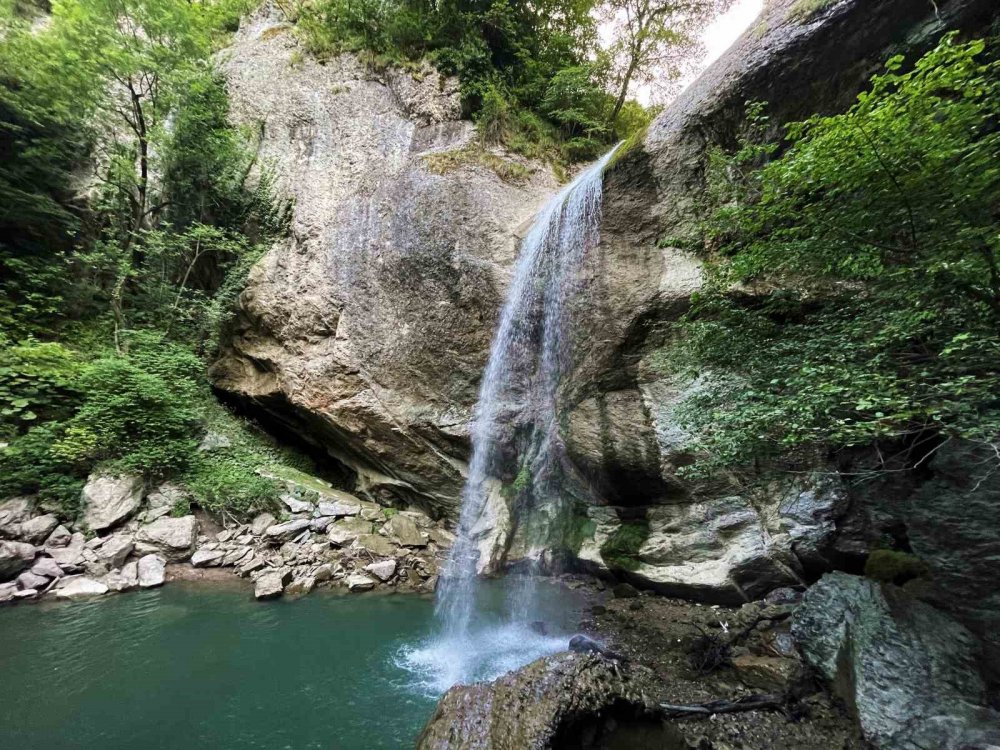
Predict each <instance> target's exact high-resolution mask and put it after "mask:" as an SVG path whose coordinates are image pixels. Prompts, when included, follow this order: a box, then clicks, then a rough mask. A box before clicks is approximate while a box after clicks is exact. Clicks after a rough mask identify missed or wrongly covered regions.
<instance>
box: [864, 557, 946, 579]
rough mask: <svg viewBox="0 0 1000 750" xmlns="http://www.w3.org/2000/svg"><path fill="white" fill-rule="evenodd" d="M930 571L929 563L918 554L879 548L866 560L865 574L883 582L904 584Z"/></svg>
mask: <svg viewBox="0 0 1000 750" xmlns="http://www.w3.org/2000/svg"><path fill="white" fill-rule="evenodd" d="M929 572H930V571H929V569H928V567H927V563H925V562H924V561H923V560H921V559H920V558H919V557H917V556H916V555H911V554H910V553H908V552H899V551H897V550H892V549H877V550H875V551H873V552H872V553H871V554H870V555H868V559H867V560H866V561H865V576H866V577H868V578H871V579H873V580H876V581H881V582H882V583H895V584H903V583H906V582H907V581H910V580H913V579H914V578H922V577H924V576H926V575H928V573H929Z"/></svg>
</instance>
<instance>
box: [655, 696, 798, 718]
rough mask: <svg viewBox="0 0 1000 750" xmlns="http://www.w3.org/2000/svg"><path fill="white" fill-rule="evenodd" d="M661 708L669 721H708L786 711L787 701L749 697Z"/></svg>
mask: <svg viewBox="0 0 1000 750" xmlns="http://www.w3.org/2000/svg"><path fill="white" fill-rule="evenodd" d="M660 708H662V709H663V712H664V714H665V715H666V717H667V718H668V719H707V718H708V717H709V716H712V715H713V714H735V713H740V712H741V711H784V710H785V700H784V698H782V697H781V696H780V695H748V696H746V697H745V698H738V699H737V700H734V701H727V700H716V701H709V702H708V703H680V704H674V703H661V704H660Z"/></svg>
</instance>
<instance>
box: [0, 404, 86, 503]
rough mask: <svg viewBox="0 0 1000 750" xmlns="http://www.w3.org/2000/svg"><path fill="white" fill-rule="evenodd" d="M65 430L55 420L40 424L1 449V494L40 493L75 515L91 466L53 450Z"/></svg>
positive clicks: (44, 497) (43, 497)
mask: <svg viewBox="0 0 1000 750" xmlns="http://www.w3.org/2000/svg"><path fill="white" fill-rule="evenodd" d="M65 432H66V430H65V428H64V427H63V426H62V425H60V424H58V423H55V422H53V423H48V424H43V425H39V426H37V427H34V428H32V429H31V430H29V431H28V432H27V433H25V434H24V435H22V436H20V437H18V438H16V439H14V440H13V441H11V443H10V444H9V445H8V446H6V447H4V448H2V449H0V496H3V497H9V496H11V495H35V494H37V495H39V496H40V497H41V498H42V499H45V500H53V501H55V502H57V503H59V505H60V506H61V507H62V509H63V511H64V512H65V513H66V515H67V516H70V517H72V516H73V515H75V513H76V509H77V507H78V505H79V500H80V491H81V490H82V489H83V480H84V478H85V477H86V474H87V467H86V466H85V465H82V464H80V463H78V462H75V461H73V460H72V459H68V458H66V457H64V456H62V455H60V454H58V453H57V452H55V451H53V450H52V446H53V445H54V444H56V443H57V442H58V441H60V440H62V439H63V438H64V437H65Z"/></svg>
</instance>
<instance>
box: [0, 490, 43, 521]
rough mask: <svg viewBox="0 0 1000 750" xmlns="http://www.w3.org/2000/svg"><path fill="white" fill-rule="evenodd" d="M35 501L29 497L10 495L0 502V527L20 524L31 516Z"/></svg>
mask: <svg viewBox="0 0 1000 750" xmlns="http://www.w3.org/2000/svg"><path fill="white" fill-rule="evenodd" d="M34 509H35V501H34V500H33V499H32V498H30V497H12V498H10V499H9V500H4V501H3V502H2V503H0V527H3V526H11V525H14V524H20V523H22V522H23V521H27V520H28V519H29V518H30V517H31V512H32V511H33V510H34Z"/></svg>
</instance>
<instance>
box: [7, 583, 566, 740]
mask: <svg viewBox="0 0 1000 750" xmlns="http://www.w3.org/2000/svg"><path fill="white" fill-rule="evenodd" d="M540 585H543V586H545V588H546V589H548V590H549V591H547V592H546V594H547V595H546V596H545V597H543V599H544V600H545V601H546V602H547V603H548V606H547V607H546V610H547V611H546V613H545V614H546V616H547V620H546V621H547V624H548V626H549V633H550V635H549V636H542V635H539V634H538V633H535V632H534V631H532V630H530V629H529V628H521V627H518V626H504V625H503V614H502V613H503V611H504V609H505V601H506V593H505V591H504V585H502V584H496V585H491V586H489V587H487V590H488V591H491V592H492V593H491V597H490V599H491V604H488V605H487V606H486V607H484V610H483V611H484V612H485V613H486V614H484V615H483V619H482V620H481V621H480V622H479V627H478V628H477V629H476V630H475V631H474V633H477V634H478V635H477V636H475V637H474V638H473V639H471V640H470V641H469V642H466V643H464V644H448V643H444V642H441V641H438V640H436V639H435V636H434V631H435V623H434V619H433V609H434V603H433V601H432V600H431V599H430V598H429V597H422V596H416V595H402V594H401V595H361V596H359V595H341V594H335V593H327V592H322V591H320V592H315V593H314V594H312V595H311V596H309V597H307V598H305V599H302V600H299V601H282V600H279V601H275V602H256V601H254V600H253V598H252V597H251V596H250V595H249V593H248V592H247V590H246V589H245V588H244V587H243V586H241V585H233V586H228V585H220V584H218V583H213V584H204V583H203V584H197V583H185V582H175V583H171V584H169V585H168V586H166V587H164V588H162V589H154V590H150V591H142V592H138V593H130V594H124V595H120V596H114V597H108V598H104V599H100V600H90V601H83V602H72V603H61V602H53V603H42V604H39V605H36V606H17V607H7V608H3V609H0V635H2V639H3V646H2V648H0V707H2V708H0V748H12V749H13V748H17V750H71V749H72V750H97V749H98V748H100V750H135V748H143V750H197V749H199V748H210V749H211V750H243V749H244V748H261V749H266V750H311V749H312V748H317V749H322V750H366V749H368V748H372V749H374V748H392V749H394V750H395V749H396V748H412V747H413V743H414V740H415V739H416V736H417V735H418V734H419V732H420V730H421V728H422V727H423V725H424V723H425V722H426V721H427V719H428V718H429V716H430V714H431V712H432V711H433V708H434V705H435V703H436V701H437V698H438V697H439V696H440V693H441V692H442V691H443V689H445V688H446V687H447V684H449V682H450V681H454V679H455V678H459V677H463V676H468V675H472V676H474V677H476V678H484V677H490V676H495V675H496V674H497V673H498V672H503V671H507V670H508V669H510V668H516V667H517V666H520V665H521V664H524V663H527V661H530V660H531V659H533V658H535V657H536V656H540V655H542V654H543V653H550V652H554V651H558V650H561V649H564V648H565V646H566V642H567V640H568V637H569V634H571V633H572V628H573V626H574V624H575V623H576V622H577V621H578V619H579V614H580V611H581V607H582V604H583V601H582V597H581V596H579V595H577V594H576V593H575V592H572V591H569V590H567V589H566V588H564V587H562V586H558V585H555V584H550V583H542V584H540ZM549 616H550V617H549ZM455 649H458V650H457V651H456V650H455ZM473 654H476V655H478V656H477V657H476V658H471V656H472V655H473Z"/></svg>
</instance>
